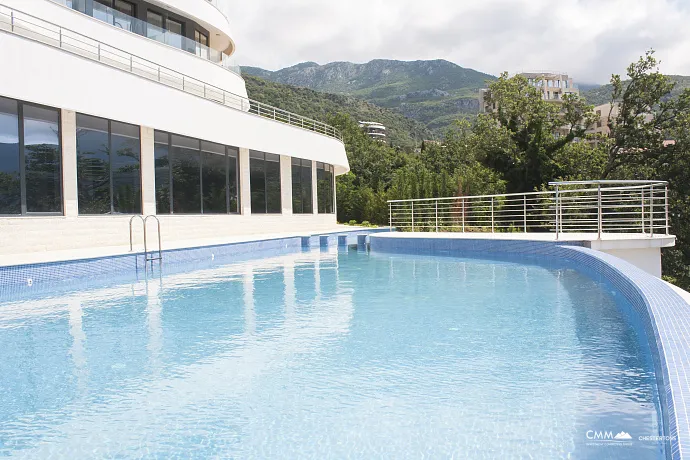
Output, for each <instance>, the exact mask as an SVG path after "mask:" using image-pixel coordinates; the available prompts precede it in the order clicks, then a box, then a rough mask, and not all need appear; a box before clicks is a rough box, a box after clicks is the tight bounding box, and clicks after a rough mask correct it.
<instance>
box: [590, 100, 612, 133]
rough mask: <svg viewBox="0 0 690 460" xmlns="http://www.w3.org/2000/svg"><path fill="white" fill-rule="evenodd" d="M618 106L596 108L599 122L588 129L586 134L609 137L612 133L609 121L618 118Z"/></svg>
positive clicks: (607, 105)
mask: <svg viewBox="0 0 690 460" xmlns="http://www.w3.org/2000/svg"><path fill="white" fill-rule="evenodd" d="M618 110H619V107H618V104H613V107H612V106H611V104H610V103H609V104H602V105H598V106H596V107H594V113H595V114H596V115H597V121H595V122H594V124H593V125H592V126H590V127H589V129H587V131H586V134H588V135H596V134H601V135H604V136H608V135H609V134H610V133H611V130H610V129H609V119H610V118H616V117H618Z"/></svg>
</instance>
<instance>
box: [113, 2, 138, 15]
mask: <svg viewBox="0 0 690 460" xmlns="http://www.w3.org/2000/svg"><path fill="white" fill-rule="evenodd" d="M113 8H114V9H115V10H117V11H119V12H120V13H124V14H126V15H128V16H136V14H135V12H136V7H135V6H134V4H133V3H129V2H126V1H124V0H115V4H114V7H113Z"/></svg>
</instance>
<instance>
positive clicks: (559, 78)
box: [479, 72, 580, 113]
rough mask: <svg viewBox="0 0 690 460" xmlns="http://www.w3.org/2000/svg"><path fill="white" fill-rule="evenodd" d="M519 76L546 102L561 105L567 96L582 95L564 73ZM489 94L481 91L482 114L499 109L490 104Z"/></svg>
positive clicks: (523, 73) (485, 90)
mask: <svg viewBox="0 0 690 460" xmlns="http://www.w3.org/2000/svg"><path fill="white" fill-rule="evenodd" d="M517 75H520V76H522V77H524V78H525V79H527V82H528V83H529V84H530V86H534V87H535V88H537V89H538V90H539V92H540V93H541V96H542V99H544V100H545V101H550V102H554V103H560V102H562V101H563V96H565V95H566V94H575V95H578V96H579V95H580V90H579V89H578V88H577V87H576V85H575V83H574V82H573V79H572V78H570V76H568V74H566V73H564V72H522V73H519V74H517ZM488 92H489V90H488V89H482V90H480V91H479V110H480V112H482V113H488V112H492V111H495V110H497V109H498V107H496V104H493V105H490V104H489V103H488V101H487V96H488Z"/></svg>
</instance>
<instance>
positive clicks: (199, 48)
mask: <svg viewBox="0 0 690 460" xmlns="http://www.w3.org/2000/svg"><path fill="white" fill-rule="evenodd" d="M51 1H53V2H55V3H58V4H60V5H63V6H66V7H67V8H70V9H74V10H75V11H78V12H80V13H82V14H86V15H87V16H89V17H92V18H94V19H96V20H98V21H101V22H105V23H106V24H110V25H111V26H113V27H117V28H118V29H121V30H124V31H127V32H131V33H134V34H137V35H140V36H142V37H146V38H149V39H151V40H155V41H157V42H159V43H163V44H165V45H168V46H172V47H173V48H177V49H179V50H182V51H186V52H188V53H190V54H194V55H196V56H198V57H200V58H202V59H206V60H207V61H211V62H213V63H214V64H218V65H220V66H221V67H223V68H225V69H227V70H230V71H231V72H234V73H236V74H238V75H240V74H241V73H242V70H241V68H240V66H239V65H237V63H236V62H235V61H234V59H232V58H231V57H230V56H228V55H227V54H225V53H223V52H221V51H217V50H214V49H213V48H211V47H209V46H206V45H203V44H201V43H199V42H197V41H194V40H192V39H191V38H187V37H184V36H182V35H180V34H176V33H174V32H171V31H169V30H165V29H163V28H162V27H158V26H155V25H153V24H150V23H148V22H146V21H142V20H141V19H138V18H135V17H132V16H130V15H128V14H125V13H121V12H119V11H117V10H115V9H113V8H111V7H109V6H107V5H104V4H102V3H99V2H96V1H94V2H93V5H92V8H90V9H89V10H88V11H83V10H82V9H77V7H76V6H75V4H74V2H73V0H51ZM82 6H83V5H82Z"/></svg>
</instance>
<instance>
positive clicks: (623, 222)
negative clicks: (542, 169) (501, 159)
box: [388, 181, 670, 239]
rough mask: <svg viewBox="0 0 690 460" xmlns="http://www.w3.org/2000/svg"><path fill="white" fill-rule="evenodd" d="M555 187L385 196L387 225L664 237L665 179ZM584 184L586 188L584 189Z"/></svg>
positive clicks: (667, 227) (416, 228) (667, 226)
mask: <svg viewBox="0 0 690 460" xmlns="http://www.w3.org/2000/svg"><path fill="white" fill-rule="evenodd" d="M550 185H551V186H552V187H554V190H550V191H543V192H528V193H512V194H497V195H475V196H457V197H444V198H428V199H427V198H419V199H409V200H390V201H388V207H389V217H388V220H389V225H390V226H391V227H397V228H398V229H400V230H403V231H404V230H412V231H431V232H433V231H435V232H463V233H464V232H477V231H480V232H481V231H486V232H494V233H495V232H522V233H528V232H553V233H555V235H556V239H558V238H560V235H561V234H563V233H573V232H578V233H594V234H597V235H598V237H599V238H601V236H602V234H604V233H640V234H644V235H649V236H650V237H653V236H654V235H655V234H657V235H658V234H662V235H668V234H669V231H670V222H669V210H668V206H669V203H668V183H667V182H665V181H570V182H552V183H551V184H550ZM587 186H589V187H587ZM568 187H574V188H568Z"/></svg>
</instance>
